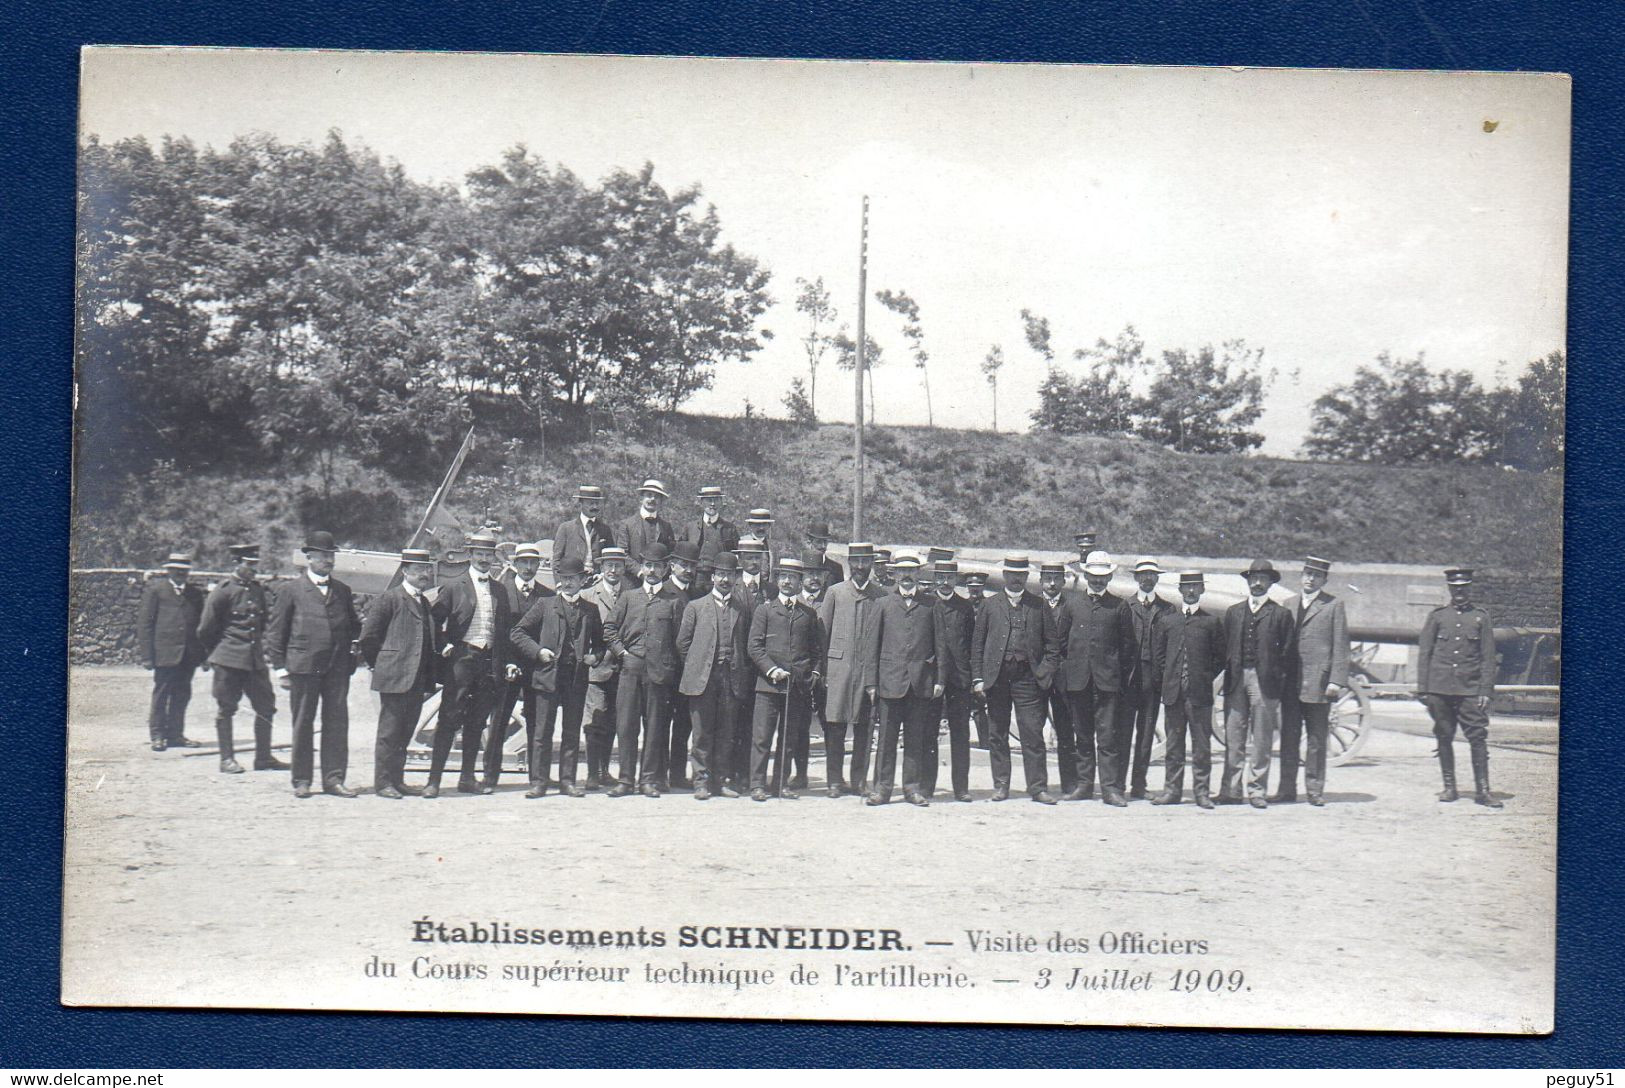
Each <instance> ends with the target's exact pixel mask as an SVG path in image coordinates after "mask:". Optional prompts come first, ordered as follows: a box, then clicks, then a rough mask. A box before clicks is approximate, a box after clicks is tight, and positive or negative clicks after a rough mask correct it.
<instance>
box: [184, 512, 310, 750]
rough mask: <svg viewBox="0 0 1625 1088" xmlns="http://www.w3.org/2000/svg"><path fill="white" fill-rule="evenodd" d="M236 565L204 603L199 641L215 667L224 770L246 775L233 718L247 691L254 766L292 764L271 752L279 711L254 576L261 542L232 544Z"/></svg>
mask: <svg viewBox="0 0 1625 1088" xmlns="http://www.w3.org/2000/svg"><path fill="white" fill-rule="evenodd" d="M231 557H232V559H233V560H234V561H235V563H236V566H235V567H234V568H233V569H232V573H231V577H230V578H228V579H226V580H225V581H224V582H221V583H220V584H219V585H218V586H215V588H214V592H212V593H210V594H209V599H208V600H206V601H204V602H203V619H202V621H201V622H200V623H199V624H198V631H197V634H198V641H200V642H201V643H202V644H203V650H204V652H205V653H207V654H208V655H209V665H210V666H211V667H212V668H213V669H214V702H215V718H214V732H215V736H216V738H218V740H219V744H220V770H221V771H223V772H224V773H226V774H242V773H243V768H242V766H241V765H240V764H239V763H238V762H237V759H236V755H237V750H236V748H235V747H234V746H233V743H232V733H231V720H232V718H233V717H235V716H236V714H237V704H238V703H239V702H240V701H241V700H242V698H243V696H245V695H246V696H247V697H248V705H249V707H250V708H252V710H253V711H254V769H255V770H256V771H278V770H280V771H285V770H287V769H288V765H287V764H286V763H284V762H282V761H281V760H280V759H277V758H276V757H275V756H273V755H272V754H271V718H272V717H273V716H274V715H275V714H276V693H275V692H274V691H272V689H271V673H270V671H269V670H268V669H267V668H266V666H265V641H264V640H265V624H266V622H267V621H268V620H269V618H270V611H271V610H270V605H269V603H268V602H267V600H266V596H265V587H264V586H263V585H261V584H260V580H259V579H258V578H257V577H255V575H254V571H255V569H256V568H257V567H258V565H259V561H260V546H259V545H258V544H234V545H232V547H231Z"/></svg>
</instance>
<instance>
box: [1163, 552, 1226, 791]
mask: <svg viewBox="0 0 1625 1088" xmlns="http://www.w3.org/2000/svg"><path fill="white" fill-rule="evenodd" d="M1205 588H1206V585H1205V581H1204V579H1203V577H1202V572H1201V571H1199V570H1187V571H1181V572H1180V574H1179V596H1180V599H1181V601H1182V603H1181V605H1180V607H1178V608H1176V609H1173V610H1172V612H1170V613H1169V614H1168V615H1167V616H1164V617H1162V619H1160V620H1159V621H1158V623H1157V626H1156V628H1155V631H1154V632H1153V636H1152V637H1153V640H1154V642H1155V646H1154V648H1153V660H1154V663H1155V666H1156V672H1157V675H1158V676H1160V677H1161V678H1162V688H1161V691H1160V692H1159V694H1160V697H1161V699H1162V703H1163V706H1164V707H1166V708H1167V709H1166V710H1165V711H1164V713H1163V716H1162V723H1163V734H1164V736H1165V737H1166V738H1167V748H1166V753H1167V754H1166V755H1165V756H1164V757H1163V778H1162V783H1163V788H1162V792H1161V793H1159V794H1158V795H1157V796H1156V797H1154V798H1152V799H1151V803H1152V804H1153V805H1177V804H1179V803H1180V801H1182V800H1183V799H1184V796H1185V736H1186V733H1187V732H1189V734H1190V749H1191V784H1192V786H1193V787H1195V793H1196V804H1197V806H1198V807H1200V808H1212V807H1213V800H1212V798H1211V797H1210V796H1209V793H1208V783H1209V779H1210V778H1211V776H1212V773H1213V681H1214V680H1216V679H1217V678H1218V676H1219V673H1221V672H1223V671H1224V660H1225V651H1224V624H1223V623H1221V622H1220V621H1219V617H1217V616H1210V615H1208V614H1207V613H1206V612H1203V611H1202V591H1203V590H1204V589H1205Z"/></svg>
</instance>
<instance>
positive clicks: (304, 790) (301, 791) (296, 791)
mask: <svg viewBox="0 0 1625 1088" xmlns="http://www.w3.org/2000/svg"><path fill="white" fill-rule="evenodd" d="M293 795H294V796H295V797H297V798H299V799H300V800H301V801H303V800H304V799H305V798H307V797H309V796H310V783H309V782H295V783H294V784H293Z"/></svg>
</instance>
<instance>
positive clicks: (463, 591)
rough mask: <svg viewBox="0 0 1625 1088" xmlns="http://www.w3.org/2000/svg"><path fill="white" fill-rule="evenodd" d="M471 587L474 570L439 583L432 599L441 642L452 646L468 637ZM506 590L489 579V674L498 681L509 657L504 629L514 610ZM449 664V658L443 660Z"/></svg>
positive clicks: (474, 600)
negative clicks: (439, 585) (440, 584)
mask: <svg viewBox="0 0 1625 1088" xmlns="http://www.w3.org/2000/svg"><path fill="white" fill-rule="evenodd" d="M476 594H477V591H476V590H475V588H474V571H473V570H472V569H470V570H467V571H464V572H463V573H462V574H461V575H460V576H458V577H456V578H453V579H452V580H451V581H449V582H447V583H446V584H445V585H443V586H441V587H440V595H439V596H438V597H436V598H435V599H434V616H435V619H436V620H437V621H438V622H439V624H440V633H441V637H442V645H446V646H456V645H458V644H459V643H461V642H462V641H463V640H464V639H465V638H467V637H468V629H469V627H470V626H471V625H472V624H473V622H474V609H475V606H476V605H477V604H478V598H477V596H476ZM510 600H511V599H510V598H509V596H508V591H507V589H505V588H504V587H503V585H502V583H501V582H499V581H497V579H496V578H494V577H493V578H492V579H491V675H492V676H493V677H495V678H496V679H497V680H498V681H499V682H501V681H503V680H505V679H506V673H507V669H506V666H507V664H508V662H510V661H512V660H513V644H512V643H511V642H510V641H509V639H508V633H509V632H510V631H511V630H513V625H514V614H513V608H512V605H511V603H510ZM447 664H448V665H449V664H450V662H447Z"/></svg>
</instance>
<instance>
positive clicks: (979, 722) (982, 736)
mask: <svg viewBox="0 0 1625 1088" xmlns="http://www.w3.org/2000/svg"><path fill="white" fill-rule="evenodd" d="M958 592H959V593H961V594H962V595H963V596H964V598H965V600H967V601H969V602H970V605H971V608H972V609H974V610H975V614H977V615H980V614H981V611H982V606H983V604H984V603H986V601H987V572H986V571H980V570H973V571H971V572H970V573H968V574H965V575H963V576H961V578H960V579H959V590H958ZM972 630H973V631H974V630H975V628H974V627H973V628H972ZM975 668H976V659H975V657H974V656H973V657H972V658H971V669H972V671H973V672H974V671H975ZM970 715H971V721H972V722H974V723H976V739H975V741H973V742H972V743H973V744H974V745H975V747H977V748H981V749H984V750H985V749H986V748H987V738H988V737H989V736H990V735H991V730H990V729H989V728H988V722H987V695H986V694H985V693H983V692H980V691H976V690H975V689H974V688H973V689H972V691H971V693H970Z"/></svg>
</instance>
